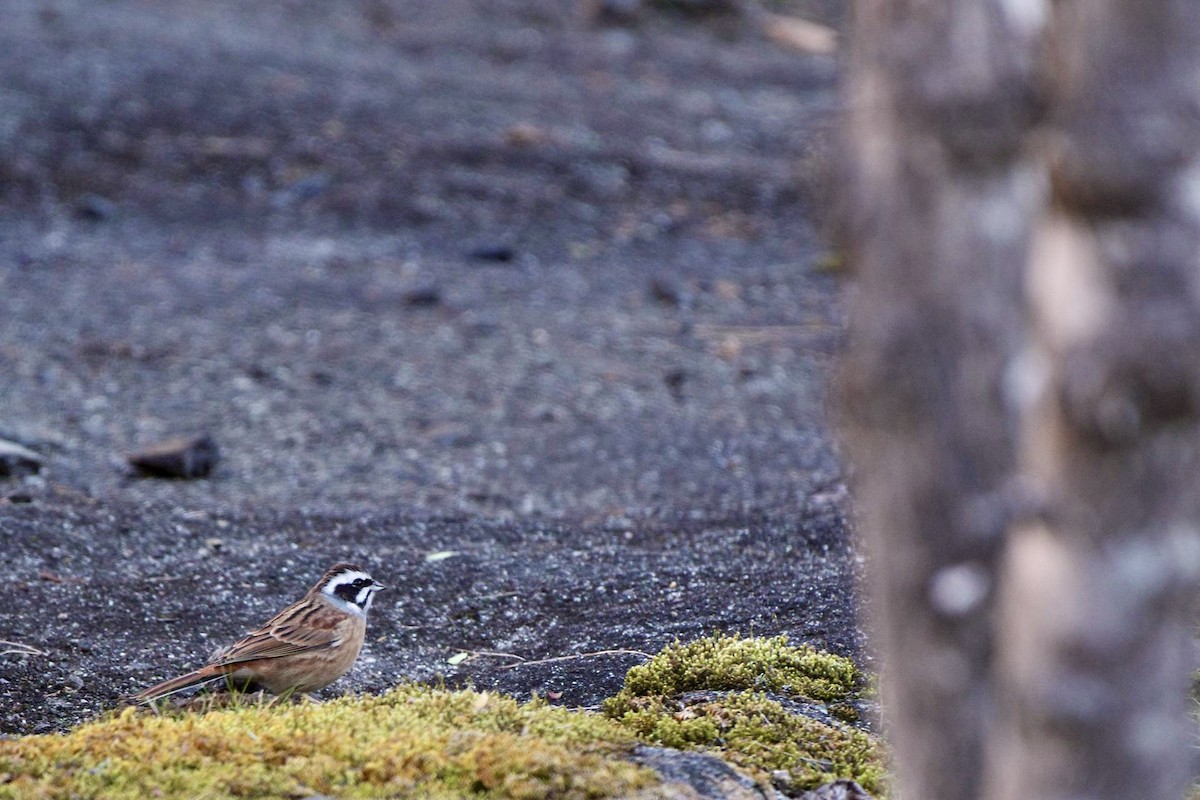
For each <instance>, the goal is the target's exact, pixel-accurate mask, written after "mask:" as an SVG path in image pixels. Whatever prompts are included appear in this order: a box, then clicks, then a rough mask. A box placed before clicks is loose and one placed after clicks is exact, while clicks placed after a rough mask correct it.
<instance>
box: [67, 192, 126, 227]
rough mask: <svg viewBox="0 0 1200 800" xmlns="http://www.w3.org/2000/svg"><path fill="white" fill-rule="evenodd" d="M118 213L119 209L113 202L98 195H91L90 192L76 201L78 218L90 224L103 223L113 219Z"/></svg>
mask: <svg viewBox="0 0 1200 800" xmlns="http://www.w3.org/2000/svg"><path fill="white" fill-rule="evenodd" d="M116 213H117V207H116V205H115V204H114V203H113V201H111V200H109V199H108V198H107V197H101V196H100V195H98V194H91V193H90V192H89V193H88V194H83V195H80V196H79V198H78V199H77V200H76V201H75V214H76V216H78V217H79V218H80V219H86V220H88V221H90V222H103V221H104V220H106V219H109V218H111V217H113V216H114V215H115V214H116Z"/></svg>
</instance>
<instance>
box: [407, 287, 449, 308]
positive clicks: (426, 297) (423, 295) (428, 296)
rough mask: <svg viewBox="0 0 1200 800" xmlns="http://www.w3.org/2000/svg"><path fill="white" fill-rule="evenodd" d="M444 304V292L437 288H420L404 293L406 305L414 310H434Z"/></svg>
mask: <svg viewBox="0 0 1200 800" xmlns="http://www.w3.org/2000/svg"><path fill="white" fill-rule="evenodd" d="M441 302H442V290H441V289H439V288H438V287H436V286H419V287H417V288H415V289H409V290H408V291H407V292H405V293H404V304H405V305H406V306H411V307H413V308H432V307H434V306H436V305H438V304H439V303H441Z"/></svg>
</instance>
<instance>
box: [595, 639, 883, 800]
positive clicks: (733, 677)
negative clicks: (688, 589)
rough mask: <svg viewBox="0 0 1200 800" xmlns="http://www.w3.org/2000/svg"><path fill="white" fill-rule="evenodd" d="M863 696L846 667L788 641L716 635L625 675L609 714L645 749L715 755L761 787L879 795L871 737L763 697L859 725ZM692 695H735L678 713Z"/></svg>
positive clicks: (879, 754)
mask: <svg viewBox="0 0 1200 800" xmlns="http://www.w3.org/2000/svg"><path fill="white" fill-rule="evenodd" d="M864 686H865V681H864V680H863V679H862V676H861V675H860V674H859V672H858V670H857V669H856V668H855V667H854V665H853V664H852V663H851V662H850V661H849V660H848V659H845V658H842V657H840V656H835V655H831V654H829V653H823V652H820V651H818V650H815V649H813V648H811V647H807V646H803V645H801V646H792V645H789V644H788V643H787V639H786V637H782V636H779V637H775V638H771V639H742V638H739V637H736V636H721V635H717V636H713V637H709V638H706V639H701V640H699V641H695V642H689V643H687V644H679V643H676V644H674V645H672V646H670V647H668V648H666V649H664V650H663V651H662V652H661V653H659V654H658V655H657V656H655V657H654V658H653V659H651V660H650V661H649V662H648V663H646V664H644V665H642V666H640V667H634V668H633V669H631V670H629V673H628V674H627V676H626V678H625V686H624V688H623V689H622V690H621V691H620V692H619V693H618V694H617V695H616V696H614V697H612V698H610V699H609V700H607V701H606V702H605V704H604V713H605V714H606V715H607V716H609V717H611V718H612V719H614V720H617V721H618V722H620V723H621V724H622V725H624V726H625V727H626V728H628V729H629V730H630V731H632V732H633V733H634V734H635V735H636V736H637V737H638V738H639V739H643V740H645V741H648V742H653V743H655V744H661V745H663V746H666V747H678V748H689V747H706V748H713V749H716V750H717V751H718V752H719V754H720V755H721V756H722V757H724V758H725V759H726V760H728V761H729V762H731V763H733V764H736V765H738V766H740V767H743V768H745V769H747V770H749V771H750V772H752V773H756V774H758V775H759V776H760V777H763V778H765V777H766V776H767V775H768V774H770V773H772V772H775V771H777V770H786V771H787V772H788V773H789V775H790V781H789V782H790V783H791V784H792V785H793V786H794V787H796V788H800V789H807V788H813V787H816V786H819V785H820V784H822V783H825V782H827V781H830V780H833V779H835V778H853V779H854V780H857V781H858V782H859V783H861V784H862V785H863V787H864V788H866V789H867V790H868V791H870V792H872V793H881V792H882V791H883V790H884V789H885V786H884V783H885V781H884V776H885V763H886V755H885V752H884V749H883V747H882V745H881V743H880V742H879V741H878V740H877V739H876V738H875V737H873V736H870V735H869V734H866V733H864V732H862V731H859V730H855V729H853V728H851V727H848V726H847V727H841V726H839V727H833V726H830V725H825V724H822V723H820V722H817V721H816V720H812V719H809V718H807V717H803V716H799V715H796V714H792V713H789V712H788V711H787V710H785V709H784V708H783V706H782V705H780V703H778V702H776V701H774V700H772V699H770V698H768V697H767V696H766V695H765V694H764V693H765V692H768V691H769V692H774V693H776V694H779V695H784V696H786V697H788V698H792V699H796V700H809V701H813V700H815V701H818V702H823V703H826V704H827V705H828V707H829V708H830V709H831V711H833V712H834V713H835V715H837V716H839V717H853V707H852V705H851V703H852V701H854V700H855V699H857V698H858V697H859V693H860V692H861V691H862V689H863V687H864ZM693 691H720V692H730V694H726V695H724V696H721V697H720V698H719V699H713V700H710V701H704V702H699V703H691V704H687V705H684V706H682V707H681V704H680V703H679V702H678V700H677V699H676V698H678V696H679V695H680V694H682V693H684V692H693Z"/></svg>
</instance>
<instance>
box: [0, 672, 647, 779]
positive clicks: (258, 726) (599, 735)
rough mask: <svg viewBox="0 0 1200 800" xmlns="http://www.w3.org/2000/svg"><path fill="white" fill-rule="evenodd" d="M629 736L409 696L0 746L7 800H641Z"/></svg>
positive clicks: (479, 699) (452, 697)
mask: <svg viewBox="0 0 1200 800" xmlns="http://www.w3.org/2000/svg"><path fill="white" fill-rule="evenodd" d="M632 745H633V736H632V735H631V734H630V733H629V732H628V731H627V730H625V729H623V728H621V727H619V726H617V725H615V724H614V723H612V722H610V721H608V720H606V719H604V718H602V717H599V716H598V715H595V714H581V713H579V712H571V711H568V710H566V709H561V708H554V707H550V706H548V705H545V704H544V703H540V702H534V703H526V704H519V703H517V702H516V701H514V700H512V699H510V698H506V697H501V696H497V695H492V694H486V693H476V692H447V691H439V690H434V689H428V688H422V687H417V686H402V687H399V688H397V689H394V690H392V691H390V692H388V693H387V694H385V695H382V696H380V697H353V698H343V699H339V700H334V701H331V702H328V703H324V704H321V705H312V704H297V705H289V704H276V705H273V706H270V705H244V706H241V707H233V708H226V709H222V710H214V711H209V712H206V713H202V714H183V715H179V714H175V715H170V716H156V715H153V714H150V713H147V712H137V711H135V710H134V709H127V710H126V711H124V712H122V713H121V714H120V715H118V716H116V717H114V718H112V719H108V720H103V721H99V722H94V723H90V724H87V725H82V726H80V727H79V728H77V729H76V730H74V731H72V732H71V733H70V734H68V735H61V736H60V735H50V736H27V737H24V738H21V739H16V740H12V741H0V798H52V797H72V798H101V797H102V798H114V800H119V799H120V798H139V799H140V798H145V797H189V798H194V797H229V796H232V797H280V798H283V797H287V798H296V797H304V796H308V795H312V794H329V795H333V796H336V797H345V798H354V797H382V796H396V795H404V796H413V795H415V796H421V797H463V796H478V797H506V798H507V797H511V798H548V797H554V798H589V797H619V796H625V795H630V794H634V793H635V792H637V791H638V790H640V789H643V788H645V787H649V786H652V785H653V784H655V783H656V782H657V781H656V778H655V776H654V775H653V773H652V772H650V771H649V770H646V769H643V768H640V767H636V766H634V765H632V764H629V763H627V762H626V761H624V760H623V757H624V756H625V755H626V754H627V753H628V751H629V750H630V748H631V747H632Z"/></svg>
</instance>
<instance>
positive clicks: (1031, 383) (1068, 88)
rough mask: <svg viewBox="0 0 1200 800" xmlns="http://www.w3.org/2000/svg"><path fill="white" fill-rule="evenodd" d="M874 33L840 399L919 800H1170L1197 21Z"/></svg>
mask: <svg viewBox="0 0 1200 800" xmlns="http://www.w3.org/2000/svg"><path fill="white" fill-rule="evenodd" d="M856 16H857V20H856V23H855V28H854V41H853V48H852V58H851V68H850V78H849V83H848V93H847V123H848V124H847V129H846V132H847V136H848V143H847V148H848V151H849V155H850V159H849V163H850V165H851V170H852V172H853V174H852V175H851V180H850V181H849V182H848V190H847V192H848V194H847V197H846V198H845V200H846V210H847V213H846V219H845V222H844V223H843V225H842V232H843V235H844V236H845V237H846V241H845V243H844V245H845V248H846V250H847V251H848V255H849V257H850V260H851V263H852V264H853V265H854V266H855V267H856V268H857V270H858V272H859V279H858V283H857V289H856V291H857V295H856V297H855V298H854V308H853V317H852V343H851V348H850V352H849V354H848V357H847V361H846V367H845V372H844V376H843V397H844V400H845V403H846V409H847V424H846V440H847V445H848V448H849V456H850V458H851V461H852V462H853V463H854V464H855V465H856V468H857V476H856V490H857V495H856V496H857V501H858V510H859V513H860V527H861V531H862V533H863V536H864V542H865V543H866V545H867V548H868V551H869V554H870V557H871V563H872V571H873V576H872V580H873V587H872V588H873V590H874V591H873V609H874V614H873V616H874V620H875V628H876V636H877V643H878V645H879V648H880V651H881V653H882V655H883V657H884V661H885V673H884V691H885V698H884V699H885V704H886V706H887V707H888V709H889V712H890V718H889V719H890V726H891V728H890V731H891V736H892V740H893V745H894V747H895V751H896V754H897V761H898V772H899V776H900V786H901V790H902V795H901V796H902V797H903V798H920V799H921V800H926V799H927V798H928V799H929V800H950V799H951V798H978V797H983V796H985V795H986V796H987V797H989V798H994V799H995V800H1008V799H1009V798H1014V799H1015V798H1038V797H1056V796H1057V797H1077V796H1078V797H1082V796H1088V797H1097V798H1100V797H1104V798H1110V797H1111V798H1150V797H1153V798H1171V797H1178V796H1180V794H1181V791H1182V787H1183V781H1184V779H1185V778H1186V773H1185V772H1183V771H1182V770H1183V766H1184V755H1185V747H1186V746H1187V745H1188V744H1189V742H1188V741H1187V737H1186V736H1185V733H1184V730H1183V724H1184V721H1185V719H1186V715H1185V698H1186V694H1185V686H1186V673H1187V669H1188V666H1189V663H1188V658H1187V653H1189V652H1190V650H1189V648H1190V643H1191V630H1192V627H1193V624H1194V619H1193V613H1192V612H1193V608H1192V605H1191V603H1192V596H1193V590H1194V584H1195V579H1196V574H1197V570H1198V569H1200V531H1198V528H1197V526H1198V525H1200V457H1198V452H1197V451H1198V445H1200V426H1198V425H1197V419H1198V412H1200V160H1198V158H1197V155H1198V153H1197V151H1198V148H1200V2H1195V0H1165V1H1163V2H1152V1H1151V0H1060V2H1057V3H1054V4H1052V5H1050V4H1045V3H1042V2H1039V0H1028V1H1026V2H1015V1H1014V0H974V1H973V2H972V1H968V2H954V0H860V2H859V3H858V4H857V5H856Z"/></svg>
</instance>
